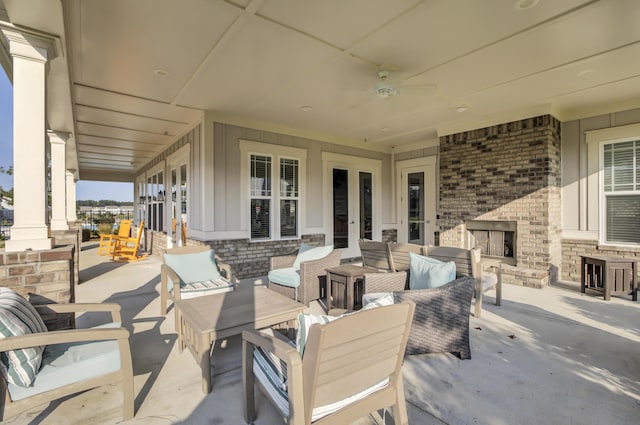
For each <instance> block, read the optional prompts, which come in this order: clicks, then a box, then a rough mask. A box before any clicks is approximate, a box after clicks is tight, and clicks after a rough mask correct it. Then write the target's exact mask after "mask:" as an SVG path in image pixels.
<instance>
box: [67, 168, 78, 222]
mask: <svg viewBox="0 0 640 425" xmlns="http://www.w3.org/2000/svg"><path fill="white" fill-rule="evenodd" d="M75 173H76V170H67V172H66V178H67V223H74V222H76V221H78V217H77V216H76V174H75Z"/></svg>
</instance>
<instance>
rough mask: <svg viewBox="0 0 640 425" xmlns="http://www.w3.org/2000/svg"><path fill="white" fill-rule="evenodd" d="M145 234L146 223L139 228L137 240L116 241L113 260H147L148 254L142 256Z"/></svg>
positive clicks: (141, 223) (142, 223) (112, 255)
mask: <svg viewBox="0 0 640 425" xmlns="http://www.w3.org/2000/svg"><path fill="white" fill-rule="evenodd" d="M143 233H144V221H141V222H140V226H138V234H137V236H136V237H135V238H121V239H116V241H115V246H114V248H113V253H112V254H111V259H112V260H114V261H120V260H121V261H138V260H142V259H144V258H147V256H148V254H146V253H145V254H140V253H139V250H140V239H141V238H142V234H143Z"/></svg>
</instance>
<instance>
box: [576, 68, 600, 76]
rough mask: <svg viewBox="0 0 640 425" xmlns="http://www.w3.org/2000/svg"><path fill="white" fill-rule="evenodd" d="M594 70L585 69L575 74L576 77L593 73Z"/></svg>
mask: <svg viewBox="0 0 640 425" xmlns="http://www.w3.org/2000/svg"><path fill="white" fill-rule="evenodd" d="M594 72H595V71H594V70H593V69H585V70H582V71H580V72H578V73H577V74H576V77H584V76H585V75H589V74H593V73H594Z"/></svg>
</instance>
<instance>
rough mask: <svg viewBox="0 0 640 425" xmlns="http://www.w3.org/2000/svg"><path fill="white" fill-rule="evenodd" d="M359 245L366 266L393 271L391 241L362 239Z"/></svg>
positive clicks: (363, 263)
mask: <svg viewBox="0 0 640 425" xmlns="http://www.w3.org/2000/svg"><path fill="white" fill-rule="evenodd" d="M358 245H359V246H360V255H361V257H362V265H363V266H364V267H371V268H374V269H380V270H384V271H393V262H392V260H391V252H390V251H389V243H387V242H380V241H370V240H367V239H360V240H359V241H358Z"/></svg>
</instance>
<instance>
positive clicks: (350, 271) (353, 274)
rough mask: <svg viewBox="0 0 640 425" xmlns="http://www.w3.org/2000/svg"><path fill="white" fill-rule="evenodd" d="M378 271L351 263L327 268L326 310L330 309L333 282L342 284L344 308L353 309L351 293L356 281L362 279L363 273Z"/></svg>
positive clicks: (353, 303)
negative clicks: (344, 299) (344, 300)
mask: <svg viewBox="0 0 640 425" xmlns="http://www.w3.org/2000/svg"><path fill="white" fill-rule="evenodd" d="M379 271H380V270H378V269H374V268H371V267H363V266H356V265H353V264H347V265H344V266H340V267H333V268H331V269H327V298H326V304H327V311H330V310H331V293H332V292H333V291H332V289H333V284H334V283H338V284H342V285H344V292H345V293H346V297H345V298H346V305H344V308H346V309H347V310H353V308H354V305H355V302H354V296H353V294H354V287H355V285H356V283H357V282H358V281H359V280H362V275H364V274H365V273H378V272H379Z"/></svg>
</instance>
